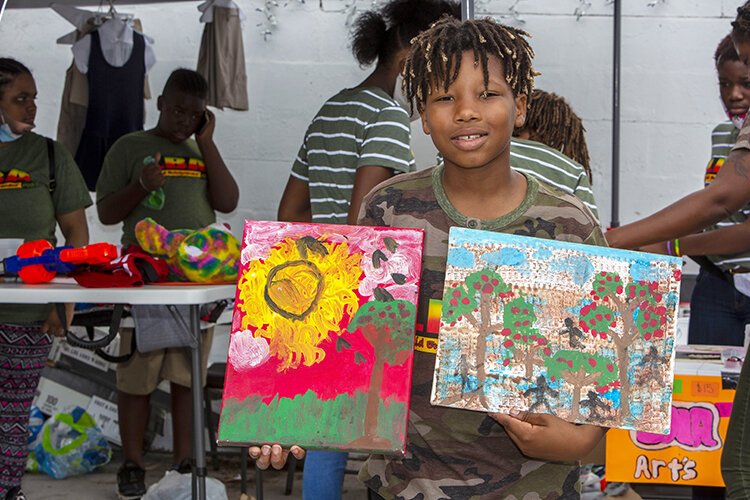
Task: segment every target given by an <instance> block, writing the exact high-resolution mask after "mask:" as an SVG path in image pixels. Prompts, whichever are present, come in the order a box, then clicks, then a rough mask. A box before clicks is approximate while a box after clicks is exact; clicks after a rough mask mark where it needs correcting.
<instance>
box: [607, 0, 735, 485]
mask: <svg viewBox="0 0 750 500" xmlns="http://www.w3.org/2000/svg"><path fill="white" fill-rule="evenodd" d="M731 36H732V42H733V44H734V48H735V50H736V51H737V54H738V55H739V59H740V61H741V62H742V63H744V64H745V65H746V66H747V65H748V62H750V1H748V2H746V3H745V4H743V5H742V6H741V7H738V8H737V16H736V17H735V20H734V21H733V22H732V32H731ZM748 202H750V120H748V119H747V117H746V118H745V121H744V123H743V125H742V128H741V129H740V131H739V134H738V136H737V141H736V142H735V144H734V146H733V147H732V149H731V151H730V152H729V154H728V155H727V158H726V160H725V161H724V164H723V166H722V168H721V170H720V171H719V173H718V174H717V175H716V177H715V179H714V180H713V182H711V184H710V185H709V186H707V187H706V188H705V189H702V190H700V191H696V192H694V193H692V194H689V195H687V196H685V197H684V198H682V199H680V200H679V201H677V202H675V203H673V204H672V205H670V206H668V207H667V208H664V209H662V210H660V211H659V212H657V213H655V214H653V215H651V216H649V217H646V218H645V219H642V220H640V221H636V222H633V223H630V224H626V225H624V226H622V227H619V228H616V229H613V230H611V231H609V232H608V233H607V240H608V241H609V244H610V245H611V246H613V247H617V248H639V247H643V246H644V245H649V244H653V243H658V242H660V241H665V240H667V241H674V238H679V239H680V240H682V238H683V237H685V236H687V235H690V234H692V233H695V232H697V231H701V230H703V229H705V228H706V227H708V226H710V225H711V224H716V223H717V222H719V221H721V220H722V219H724V218H726V217H728V216H730V215H731V214H733V213H735V212H736V211H737V210H739V209H741V208H742V207H743V206H744V205H745V204H747V203H748ZM743 226H744V224H740V225H737V226H735V227H734V228H725V230H726V231H729V230H732V229H736V230H739V231H741V230H742V229H743ZM685 250H687V249H685ZM737 251H740V250H737ZM677 253H680V252H677ZM746 439H750V363H744V365H743V367H742V372H741V374H740V381H739V384H738V386H737V393H736V394H735V399H734V404H733V406H732V415H731V417H730V420H729V429H728V430H727V438H726V440H725V443H724V449H723V451H722V459H721V466H722V467H721V468H722V475H723V476H724V482H725V483H726V487H727V495H728V497H729V498H749V497H750V447H749V446H747V443H746V442H745V440H746Z"/></svg>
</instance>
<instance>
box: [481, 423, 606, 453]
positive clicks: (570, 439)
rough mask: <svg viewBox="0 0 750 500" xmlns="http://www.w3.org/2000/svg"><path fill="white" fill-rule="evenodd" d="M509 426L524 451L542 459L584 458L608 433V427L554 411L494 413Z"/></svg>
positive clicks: (506, 426) (519, 446)
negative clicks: (577, 421)
mask: <svg viewBox="0 0 750 500" xmlns="http://www.w3.org/2000/svg"><path fill="white" fill-rule="evenodd" d="M490 417H492V418H493V419H495V420H496V421H497V422H498V423H499V424H500V425H502V426H503V427H504V428H505V431H506V432H507V433H508V435H509V436H510V438H511V439H512V440H513V442H514V443H516V446H518V448H519V449H520V450H521V453H523V454H524V455H526V456H527V457H529V458H536V459H539V460H548V461H560V462H570V461H574V460H581V459H582V458H583V457H585V456H586V455H587V454H588V453H589V452H590V451H591V450H593V449H594V446H596V445H597V443H599V441H601V439H602V438H603V437H604V435H605V434H606V433H607V430H608V429H607V428H606V427H598V426H596V425H576V424H572V423H570V422H566V421H565V420H562V419H561V418H558V417H556V416H554V415H545V414H541V413H527V412H523V411H522V412H515V415H505V414H502V413H496V414H490Z"/></svg>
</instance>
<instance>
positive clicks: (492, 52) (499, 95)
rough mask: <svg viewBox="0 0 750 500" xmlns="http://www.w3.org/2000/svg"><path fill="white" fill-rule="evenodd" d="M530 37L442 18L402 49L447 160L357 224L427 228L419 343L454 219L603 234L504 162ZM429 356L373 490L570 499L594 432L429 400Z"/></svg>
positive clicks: (597, 430)
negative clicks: (403, 442)
mask: <svg viewBox="0 0 750 500" xmlns="http://www.w3.org/2000/svg"><path fill="white" fill-rule="evenodd" d="M527 36H528V35H527V34H526V33H525V32H523V31H521V30H519V29H516V28H512V27H508V26H503V25H500V24H498V23H496V22H494V21H492V20H490V19H483V20H474V21H463V22H462V21H458V20H456V19H452V18H444V19H441V20H440V21H438V22H437V23H435V24H434V25H433V26H432V27H431V28H430V29H428V30H426V31H424V32H423V33H422V34H420V35H419V36H418V37H417V38H416V39H415V40H414V42H413V43H412V48H411V51H410V53H409V56H408V57H407V59H406V63H405V67H404V73H403V74H404V88H405V90H406V94H407V96H408V97H409V98H410V99H412V100H413V102H415V103H416V108H417V110H418V111H419V112H420V114H421V119H422V126H423V129H424V131H425V133H427V134H429V135H430V136H431V138H432V141H433V143H434V144H435V146H437V148H438V150H439V152H440V153H441V154H442V156H443V159H444V161H443V163H442V164H441V165H438V166H436V167H433V168H429V169H426V170H422V171H419V172H415V173H410V174H404V175H400V176H397V177H394V178H392V179H390V180H387V181H385V182H383V183H381V184H380V185H378V186H376V187H375V188H374V189H373V190H372V191H371V192H370V193H369V194H367V196H365V198H364V200H363V203H362V208H361V210H360V214H359V223H360V224H362V225H367V226H390V227H405V228H409V227H413V228H423V229H424V230H425V249H424V258H423V261H422V272H421V285H420V292H419V299H418V300H419V303H418V312H417V322H418V324H419V326H418V328H417V331H419V335H420V336H423V337H426V338H427V340H437V335H438V332H437V331H432V330H431V329H430V328H429V327H428V325H431V324H432V322H429V321H428V312H429V308H428V304H429V303H430V301H440V300H441V298H442V293H443V283H444V280H445V267H446V259H447V251H448V245H447V240H448V231H449V229H450V228H451V227H454V226H459V227H469V228H474V229H483V230H489V231H498V232H504V233H510V234H527V235H528V234H529V233H530V232H531V234H532V235H534V236H536V237H540V238H547V239H558V240H565V241H576V242H584V243H588V244H593V245H601V244H604V236H603V235H602V232H601V229H600V228H599V226H598V224H597V222H596V219H595V217H594V216H593V215H592V213H591V211H590V210H589V209H588V208H587V207H586V206H585V205H584V204H583V203H582V202H581V201H580V200H578V199H577V198H576V197H574V196H572V195H570V194H566V193H563V192H562V191H559V190H557V189H556V188H554V187H552V186H551V185H548V184H546V183H543V182H541V181H538V180H536V179H535V178H534V177H532V176H530V175H525V174H523V173H520V172H518V171H515V170H513V169H511V167H510V140H511V136H512V133H513V129H514V128H516V127H520V126H522V125H523V122H524V119H525V116H526V102H527V97H528V95H529V93H530V92H531V90H532V87H533V83H534V69H533V68H532V64H531V61H532V57H533V51H532V49H531V47H530V46H529V44H528V42H527V41H526V37H527ZM420 328H421V329H420ZM429 344H431V342H429V341H428V342H424V345H429ZM434 367H435V352H434V351H433V350H430V349H425V348H417V349H416V351H415V355H414V369H413V376H412V377H413V380H412V382H413V385H412V394H411V408H410V421H409V430H408V443H407V451H406V456H405V457H403V458H393V457H385V456H380V455H372V456H370V457H369V459H368V461H367V462H366V463H365V465H364V466H363V467H362V469H361V470H360V479H361V480H362V481H364V482H365V484H366V485H367V486H368V488H369V489H370V490H371V492H372V493H373V495H375V498H389V499H390V498H452V499H465V498H473V499H479V500H485V499H486V500H489V499H498V498H513V497H515V498H524V497H527V498H528V497H529V496H534V498H573V497H576V498H577V493H576V489H577V484H578V463H577V461H578V460H580V459H581V458H582V457H584V456H585V455H586V454H587V453H588V452H589V451H590V450H591V449H592V448H593V447H594V446H595V445H596V444H597V443H598V442H599V440H600V439H601V438H602V437H603V436H604V434H605V431H606V430H605V429H603V428H601V427H597V426H591V425H575V424H571V423H568V422H565V421H563V420H561V419H559V418H557V417H555V416H552V415H542V414H534V413H528V412H523V411H516V410H514V411H512V413H511V414H510V415H500V414H486V413H482V412H473V411H467V410H462V409H455V408H445V407H437V406H432V405H430V389H431V387H432V376H433V371H434ZM269 452H270V453H269ZM289 452H291V453H293V454H295V456H297V455H300V454H301V453H302V451H301V450H300V449H299V448H298V447H292V449H291V450H290V451H288V452H285V451H283V450H281V449H280V448H279V447H278V446H272V447H268V448H267V449H266V450H265V455H264V456H262V457H261V459H262V460H259V461H258V465H259V466H261V467H264V466H265V467H267V466H268V465H269V463H270V464H271V465H273V466H274V467H278V466H280V465H281V463H282V462H283V461H284V459H285V457H286V454H288V453H289ZM250 453H251V455H252V456H259V455H260V454H261V449H259V448H253V449H251V451H250Z"/></svg>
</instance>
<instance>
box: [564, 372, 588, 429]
mask: <svg viewBox="0 0 750 500" xmlns="http://www.w3.org/2000/svg"><path fill="white" fill-rule="evenodd" d="M582 370H583V368H581V369H579V370H578V373H575V372H569V371H565V372H562V373H567V374H568V375H566V376H565V381H566V382H568V383H569V384H570V385H572V386H573V395H572V398H573V400H572V401H571V407H570V418H575V419H577V418H580V416H581V388H582V387H583V383H582V382H583V380H581V379H582V377H581V376H580V375H581V373H580V372H581V371H582Z"/></svg>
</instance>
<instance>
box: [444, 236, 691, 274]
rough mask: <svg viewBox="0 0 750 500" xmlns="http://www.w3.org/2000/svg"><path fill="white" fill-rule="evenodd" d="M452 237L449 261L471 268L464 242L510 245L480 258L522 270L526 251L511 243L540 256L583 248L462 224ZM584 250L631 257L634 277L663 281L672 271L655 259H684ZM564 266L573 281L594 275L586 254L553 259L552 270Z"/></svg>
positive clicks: (673, 261) (594, 248)
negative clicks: (468, 227)
mask: <svg viewBox="0 0 750 500" xmlns="http://www.w3.org/2000/svg"><path fill="white" fill-rule="evenodd" d="M449 238H450V244H451V248H450V250H449V252H448V263H449V264H452V265H454V266H456V267H461V268H468V267H471V266H473V265H474V257H473V256H469V255H466V254H470V253H471V252H468V251H467V250H466V249H464V248H463V246H464V245H465V244H473V245H477V244H479V245H490V244H498V243H500V244H503V243H504V244H506V245H509V247H508V248H503V249H501V250H499V251H497V252H490V253H487V254H484V255H482V256H481V259H482V260H484V261H486V262H488V263H490V264H494V265H504V266H519V267H520V269H519V270H520V271H521V272H523V270H524V269H525V268H527V267H528V262H527V259H526V257H525V255H524V254H523V252H521V251H519V250H517V249H514V248H511V247H510V246H517V245H523V246H525V247H527V248H530V249H531V250H532V251H534V257H535V258H538V259H540V260H549V259H550V258H554V251H555V250H556V249H575V250H580V245H579V244H576V243H568V242H565V241H556V240H544V239H539V238H529V237H523V236H516V235H512V234H504V233H494V232H490V231H479V230H476V229H467V228H461V227H453V228H451V230H450V236H449ZM585 250H586V254H587V255H588V256H592V257H594V256H597V257H607V258H614V259H619V260H628V261H631V271H630V273H631V277H632V279H633V280H634V281H660V280H662V279H664V278H666V276H664V275H663V273H666V272H669V271H668V269H657V268H655V267H654V266H653V265H652V263H653V262H659V261H664V262H667V263H669V264H671V265H676V266H678V267H679V266H680V265H681V263H682V259H681V258H679V257H669V256H667V255H657V254H648V258H644V254H643V253H641V252H633V251H630V250H621V249H618V248H608V247H598V246H591V245H587V246H586V248H585ZM454 254H456V255H454ZM562 268H565V269H566V270H568V271H569V272H571V273H572V276H573V279H574V281H575V282H576V283H581V284H582V283H585V282H586V281H588V279H589V278H590V277H591V275H590V273H591V272H593V266H592V265H591V263H590V262H588V259H587V258H586V257H585V256H580V257H571V258H567V259H560V260H558V261H556V262H554V263H551V269H552V270H561V269H562Z"/></svg>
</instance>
